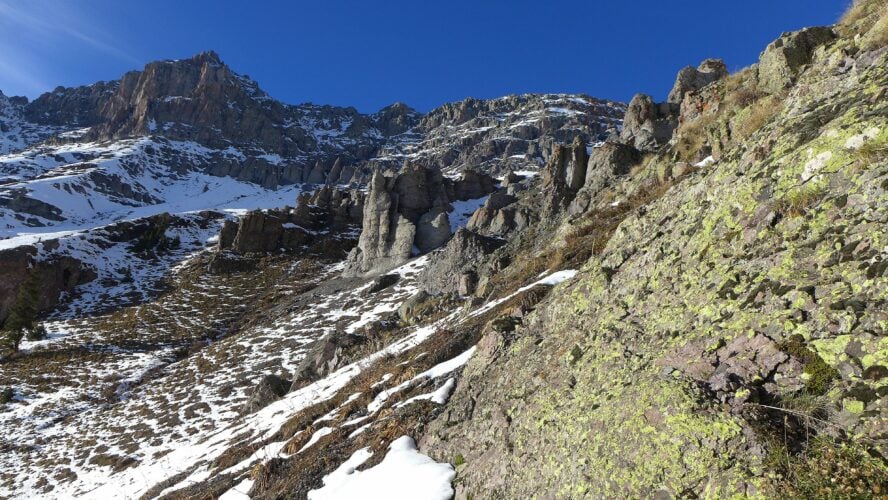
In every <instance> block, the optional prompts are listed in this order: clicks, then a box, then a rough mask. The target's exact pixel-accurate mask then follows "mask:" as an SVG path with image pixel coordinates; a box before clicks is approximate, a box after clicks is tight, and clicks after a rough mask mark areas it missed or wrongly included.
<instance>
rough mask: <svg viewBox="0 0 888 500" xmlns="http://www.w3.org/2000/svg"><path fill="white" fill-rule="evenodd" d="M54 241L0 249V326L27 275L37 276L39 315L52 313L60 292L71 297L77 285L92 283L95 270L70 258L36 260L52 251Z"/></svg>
mask: <svg viewBox="0 0 888 500" xmlns="http://www.w3.org/2000/svg"><path fill="white" fill-rule="evenodd" d="M57 246H58V242H57V241H56V240H47V241H45V242H42V243H40V244H39V248H38V246H34V245H25V246H20V247H16V248H11V249H8V250H0V324H2V323H3V321H5V320H6V318H7V316H9V311H10V309H11V308H12V306H13V304H14V303H15V300H16V297H17V296H18V291H19V288H20V287H21V285H22V283H24V282H25V280H26V279H28V276H29V274H30V273H37V282H38V283H39V289H40V303H39V305H38V309H39V310H40V311H41V312H48V311H50V310H52V308H54V307H55V306H56V305H57V304H58V303H59V299H60V298H61V296H62V294H63V293H67V294H71V293H72V292H73V291H74V289H75V287H77V285H81V284H83V283H87V282H89V281H92V280H93V279H95V277H96V273H95V271H93V270H92V269H89V268H88V267H86V266H84V264H83V263H82V262H81V261H80V260H78V259H75V258H73V257H69V256H58V255H53V256H51V257H49V258H46V259H42V258H39V256H40V253H41V252H42V251H52V250H53V249H54V248H56V247H57Z"/></svg>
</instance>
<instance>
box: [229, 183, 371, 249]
mask: <svg viewBox="0 0 888 500" xmlns="http://www.w3.org/2000/svg"><path fill="white" fill-rule="evenodd" d="M363 203H364V196H363V193H362V192H360V191H359V190H351V191H344V190H340V189H336V188H333V187H330V186H324V187H322V188H320V189H318V190H316V191H314V192H312V193H308V192H303V193H302V194H300V196H299V199H298V200H297V204H296V208H293V209H291V208H289V207H284V208H281V209H273V210H264V211H263V210H254V211H251V212H248V213H247V214H246V215H244V216H243V217H241V218H240V219H239V220H238V221H237V222H234V221H226V222H225V224H224V225H223V226H222V231H221V233H220V235H219V244H218V249H219V250H221V251H226V250H230V251H232V252H234V253H236V254H241V255H243V254H250V253H257V252H275V251H294V250H299V249H302V248H304V247H306V246H309V245H312V244H315V243H317V242H319V241H320V240H323V239H335V240H338V241H340V242H342V243H343V244H344V245H346V246H348V247H349V248H350V245H349V244H348V241H350V240H353V239H354V237H355V232H356V231H357V228H358V224H360V221H361V220H362V214H363Z"/></svg>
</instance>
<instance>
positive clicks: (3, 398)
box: [0, 387, 15, 405]
mask: <svg viewBox="0 0 888 500" xmlns="http://www.w3.org/2000/svg"><path fill="white" fill-rule="evenodd" d="M14 397H15V391H14V390H12V387H4V388H3V390H2V391H0V405H5V404H6V403H8V402H10V401H12V399H13V398H14Z"/></svg>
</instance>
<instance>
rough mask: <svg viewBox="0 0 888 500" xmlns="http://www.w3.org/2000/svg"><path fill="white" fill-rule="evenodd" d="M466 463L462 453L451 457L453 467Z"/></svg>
mask: <svg viewBox="0 0 888 500" xmlns="http://www.w3.org/2000/svg"><path fill="white" fill-rule="evenodd" d="M464 463H466V458H465V457H464V456H462V453H457V454H456V456H455V457H453V465H455V466H456V467H459V466H460V465H462V464H464Z"/></svg>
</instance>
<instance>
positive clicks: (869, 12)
mask: <svg viewBox="0 0 888 500" xmlns="http://www.w3.org/2000/svg"><path fill="white" fill-rule="evenodd" d="M885 12H886V6H885V4H884V2H883V1H882V0H855V1H854V3H853V4H851V7H849V8H848V10H847V11H845V14H844V15H842V18H841V19H840V20H839V23H838V28H839V32H840V33H841V34H842V35H843V36H846V37H849V38H850V37H853V36H854V35H858V34H859V35H864V34H866V33H867V32H869V31H870V30H871V29H872V28H873V27H874V26H875V25H876V24H878V22H879V21H880V20H883V19H884V18H885Z"/></svg>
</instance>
